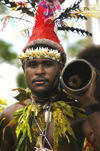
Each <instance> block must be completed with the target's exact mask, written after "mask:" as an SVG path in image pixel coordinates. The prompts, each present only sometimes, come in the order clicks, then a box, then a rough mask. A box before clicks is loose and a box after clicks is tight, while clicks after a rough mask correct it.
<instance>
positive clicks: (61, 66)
mask: <svg viewBox="0 0 100 151" xmlns="http://www.w3.org/2000/svg"><path fill="white" fill-rule="evenodd" d="M63 68H64V66H63V65H62V64H60V74H61V72H62V70H63Z"/></svg>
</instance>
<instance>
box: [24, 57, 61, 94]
mask: <svg viewBox="0 0 100 151" xmlns="http://www.w3.org/2000/svg"><path fill="white" fill-rule="evenodd" d="M59 70H60V68H59V65H58V63H57V62H56V61H53V60H51V59H32V60H28V61H27V62H26V63H25V77H26V80H27V84H28V87H29V88H30V89H31V90H32V92H33V93H35V94H42V93H47V94H48V92H49V93H50V91H52V90H53V89H54V88H55V87H56V86H57V83H58V79H59V75H60V71H59Z"/></svg>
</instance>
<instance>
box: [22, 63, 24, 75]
mask: <svg viewBox="0 0 100 151" xmlns="http://www.w3.org/2000/svg"><path fill="white" fill-rule="evenodd" d="M22 69H23V71H24V73H25V62H22Z"/></svg>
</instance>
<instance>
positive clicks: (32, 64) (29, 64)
mask: <svg viewBox="0 0 100 151" xmlns="http://www.w3.org/2000/svg"><path fill="white" fill-rule="evenodd" d="M27 66H28V67H31V68H35V67H37V62H36V61H29V62H27Z"/></svg>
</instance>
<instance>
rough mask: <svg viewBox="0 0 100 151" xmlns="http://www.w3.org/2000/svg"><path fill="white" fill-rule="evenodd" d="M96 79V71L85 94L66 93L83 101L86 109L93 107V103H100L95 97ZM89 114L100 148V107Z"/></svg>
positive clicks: (97, 144)
mask: <svg viewBox="0 0 100 151" xmlns="http://www.w3.org/2000/svg"><path fill="white" fill-rule="evenodd" d="M95 81H96V73H95V74H94V78H93V80H92V83H91V85H90V87H89V89H88V90H87V92H85V93H84V94H83V95H77V96H76V95H72V94H69V93H68V92H66V93H67V95H69V96H71V97H73V98H74V99H76V100H78V101H79V102H80V103H81V105H82V107H84V108H85V109H86V108H87V109H88V108H89V107H90V108H91V105H92V106H95V105H96V104H98V102H97V100H96V99H95V97H94V90H95ZM87 116H88V122H89V124H90V126H91V128H92V130H93V135H94V138H95V144H96V146H97V147H98V149H99V150H100V109H98V111H97V110H96V108H95V110H93V111H92V112H90V113H88V115H87Z"/></svg>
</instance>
